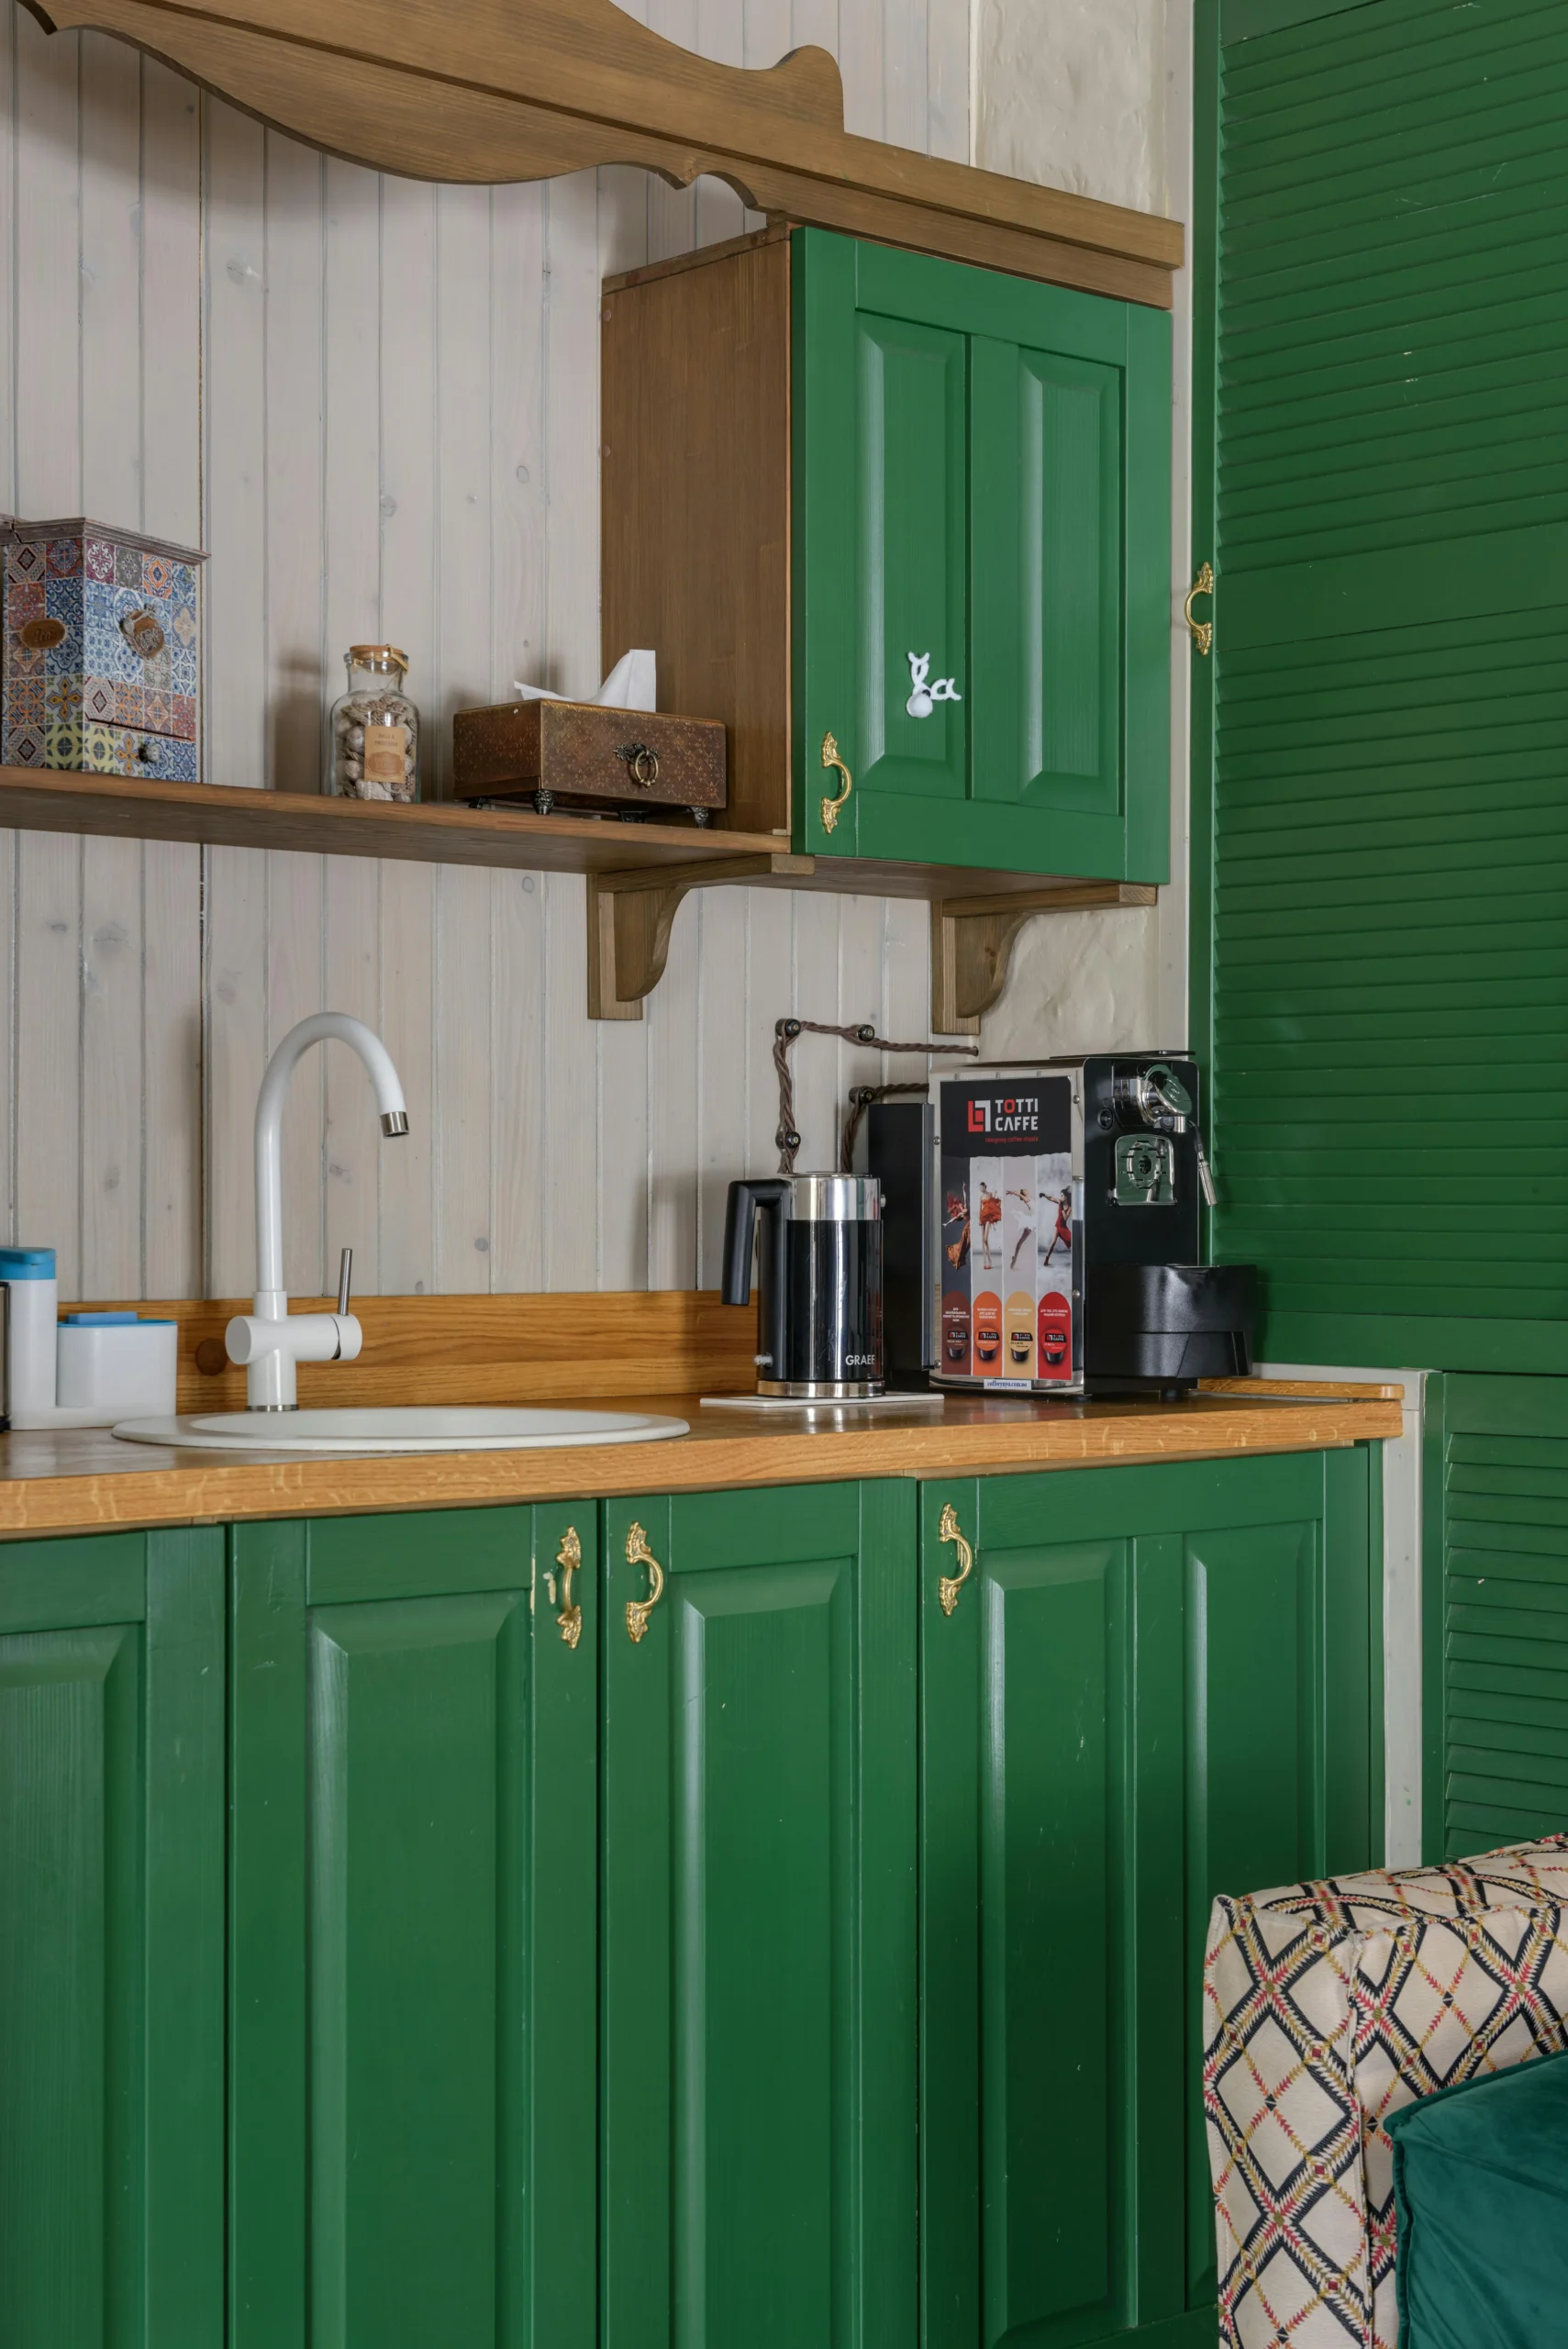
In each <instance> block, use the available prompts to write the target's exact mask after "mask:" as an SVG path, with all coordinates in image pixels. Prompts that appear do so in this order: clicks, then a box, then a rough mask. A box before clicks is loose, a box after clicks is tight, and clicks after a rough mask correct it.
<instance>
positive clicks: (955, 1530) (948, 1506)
mask: <svg viewBox="0 0 1568 2349" xmlns="http://www.w3.org/2000/svg"><path fill="white" fill-rule="evenodd" d="M937 1539H938V1541H939V1542H951V1543H952V1546H953V1548H954V1549H955V1550H956V1551H957V1552H958V1572H957V1574H955V1575H943V1576H942V1577H941V1580H940V1582H939V1583H938V1585H937V1597H938V1598H940V1600H941V1602H942V1613H943V1614H944V1615H951V1613H952V1610H953V1609H954V1608H955V1607H956V1606H957V1605H958V1594H959V1592H960V1591H961V1590H962V1588H963V1586H964V1584H965V1583H966V1582H967V1581H968V1580H969V1577H970V1575H972V1574H973V1571H974V1553H973V1550H972V1549H971V1548H970V1546H969V1544H968V1542H966V1541H965V1540H964V1538H963V1535H962V1533H961V1532H960V1531H959V1526H958V1513H957V1511H956V1510H955V1509H954V1508H953V1505H952V1503H951V1501H944V1502H943V1503H942V1515H941V1522H940V1525H939V1526H938V1528H937Z"/></svg>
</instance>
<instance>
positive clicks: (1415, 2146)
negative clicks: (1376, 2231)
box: [1388, 2051, 1568, 2349]
mask: <svg viewBox="0 0 1568 2349" xmlns="http://www.w3.org/2000/svg"><path fill="white" fill-rule="evenodd" d="M1388 2133H1389V2135H1390V2137H1391V2138H1392V2139H1393V2141H1394V2195H1395V2201H1396V2206H1397V2210H1398V2223H1399V2259H1398V2294H1399V2349H1546V2344H1547V2343H1551V2342H1557V2343H1562V2342H1568V2051H1564V2052H1563V2053H1562V2054H1557V2055H1540V2056H1536V2057H1533V2058H1532V2059H1531V2060H1530V2061H1529V2063H1525V2064H1519V2065H1515V2066H1514V2067H1513V2069H1512V2070H1510V2071H1507V2072H1484V2073H1481V2074H1480V2075H1478V2076H1477V2077H1476V2078H1474V2079H1472V2080H1462V2081H1460V2082H1459V2084H1458V2085H1457V2086H1456V2087H1451V2088H1440V2089H1438V2091H1437V2092H1436V2094H1435V2095H1433V2096H1429V2097H1423V2098H1422V2099H1421V2100H1420V2102H1419V2103H1418V2104H1411V2105H1407V2106H1406V2108H1405V2110H1403V2111H1402V2112H1396V2113H1394V2114H1393V2115H1391V2117H1390V2119H1389V2121H1388Z"/></svg>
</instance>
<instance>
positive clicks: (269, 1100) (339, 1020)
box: [256, 1011, 408, 1319]
mask: <svg viewBox="0 0 1568 2349" xmlns="http://www.w3.org/2000/svg"><path fill="white" fill-rule="evenodd" d="M329 1038H335V1039H336V1041H338V1042H339V1043H340V1044H349V1045H351V1046H352V1048H353V1050H354V1051H355V1052H358V1054H359V1056H360V1058H361V1061H363V1063H364V1064H365V1069H366V1072H367V1074H368V1075H369V1077H370V1081H371V1084H372V1085H373V1087H374V1090H375V1101H376V1108H378V1109H379V1110H380V1112H381V1130H382V1132H383V1133H384V1134H406V1132H407V1130H408V1109H407V1105H406V1102H405V1100H404V1098H403V1086H402V1085H401V1083H400V1082H399V1080H398V1074H397V1071H396V1069H395V1067H394V1066H393V1063H392V1054H391V1053H390V1052H388V1051H387V1049H386V1046H385V1045H384V1043H383V1042H382V1041H381V1038H380V1037H379V1036H378V1035H377V1034H376V1033H375V1031H374V1030H373V1029H371V1028H367V1027H366V1026H365V1023H364V1021H363V1020H362V1019H350V1016H349V1014H348V1013H347V1012H346V1011H318V1012H317V1013H315V1014H314V1015H313V1017H312V1018H310V1019H302V1020H301V1021H300V1023H299V1025H298V1027H297V1028H291V1029H290V1030H289V1031H288V1034H287V1035H286V1036H285V1037H284V1040H283V1041H282V1043H281V1044H280V1045H279V1046H278V1048H277V1050H276V1052H274V1053H273V1054H272V1059H271V1060H270V1061H269V1062H268V1063H267V1073H266V1074H265V1075H264V1076H263V1077H262V1079H261V1092H260V1094H259V1095H258V1096H257V1098H256V1311H257V1313H258V1314H261V1315H264V1316H266V1317H267V1318H268V1319H281V1318H282V1317H283V1315H284V1314H285V1313H286V1312H287V1310H288V1298H287V1296H286V1294H285V1292H284V1201H283V1187H284V1186H283V1125H284V1099H285V1097H286V1096H287V1093H288V1085H289V1079H290V1077H291V1076H292V1075H293V1074H294V1072H295V1066H296V1065H297V1063H298V1062H299V1059H300V1057H301V1055H302V1054H303V1053H305V1052H308V1051H309V1050H310V1047H311V1045H312V1044H319V1043H325V1042H326V1041H328V1039H329Z"/></svg>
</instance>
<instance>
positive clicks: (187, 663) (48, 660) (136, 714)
mask: <svg viewBox="0 0 1568 2349" xmlns="http://www.w3.org/2000/svg"><path fill="white" fill-rule="evenodd" d="M4 546H5V554H6V579H5V607H4V659H3V665H0V693H3V703H0V763H4V764H5V765H6V766H14V767H64V768H75V769H83V770H90V771H92V772H94V773H96V774H139V775H151V776H157V777H160V778H161V779H162V780H164V781H167V782H174V783H195V781H196V778H197V765H196V763H197V756H198V743H199V740H200V717H201V705H200V677H201V646H200V621H199V618H198V607H197V593H196V566H197V564H198V563H200V562H204V561H205V560H206V557H205V556H204V555H202V554H201V553H199V552H198V551H196V550H195V549H194V548H191V547H174V546H169V545H166V544H165V543H164V542H163V540H161V539H144V538H139V537H138V536H137V535H136V534H135V533H134V532H132V531H129V530H117V529H110V528H109V527H108V526H107V525H106V523H102V522H89V521H87V520H85V519H83V518H80V517H79V518H77V519H75V520H74V521H61V522H22V521H8V522H6V525H5V526H4Z"/></svg>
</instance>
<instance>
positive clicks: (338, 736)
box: [327, 644, 419, 799]
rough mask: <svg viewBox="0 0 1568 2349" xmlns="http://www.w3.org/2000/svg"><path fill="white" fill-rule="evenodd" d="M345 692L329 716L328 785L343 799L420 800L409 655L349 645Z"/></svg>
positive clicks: (391, 647)
mask: <svg viewBox="0 0 1568 2349" xmlns="http://www.w3.org/2000/svg"><path fill="white" fill-rule="evenodd" d="M343 666H344V667H345V669H346V670H347V671H348V673H349V685H348V690H347V692H346V693H343V694H340V695H339V697H338V699H337V700H336V701H335V702H334V703H333V705H332V709H331V714H330V716H329V717H328V720H327V789H328V791H329V792H330V793H331V794H332V795H333V796H335V797H337V798H339V799H417V798H418V796H419V712H418V710H417V708H416V707H415V705H414V704H413V703H412V702H411V701H410V700H409V698H408V696H407V695H406V693H405V692H404V690H403V680H404V678H405V676H406V674H407V671H408V655H407V654H406V652H399V651H398V650H397V647H396V646H395V644H350V647H349V649H348V651H347V652H345V654H344V655H343Z"/></svg>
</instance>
